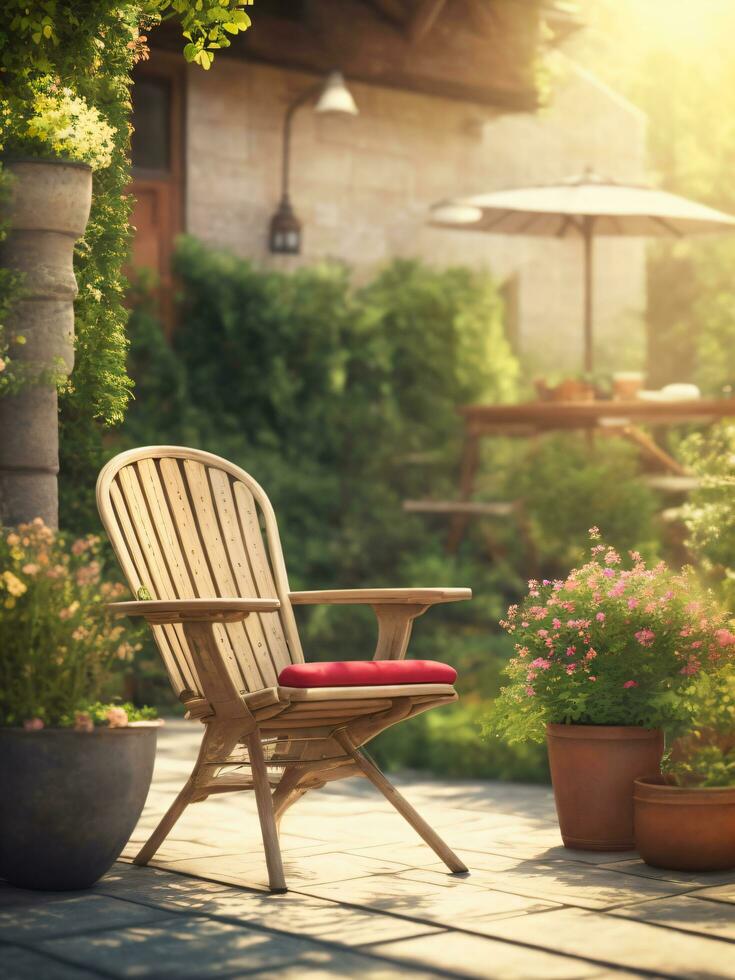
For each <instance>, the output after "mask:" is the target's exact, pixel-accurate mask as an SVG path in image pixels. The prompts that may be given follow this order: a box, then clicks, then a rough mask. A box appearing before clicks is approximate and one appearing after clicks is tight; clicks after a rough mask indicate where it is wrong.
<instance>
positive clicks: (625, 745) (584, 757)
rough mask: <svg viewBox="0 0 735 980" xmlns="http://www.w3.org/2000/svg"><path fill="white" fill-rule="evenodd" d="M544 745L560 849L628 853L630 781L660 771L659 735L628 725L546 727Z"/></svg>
mask: <svg viewBox="0 0 735 980" xmlns="http://www.w3.org/2000/svg"><path fill="white" fill-rule="evenodd" d="M546 744H547V746H548V750H549V766H550V768H551V782H552V784H553V786H554V799H555V800H556V812H557V816H558V817H559V826H560V828H561V836H562V840H563V841H564V845H565V846H566V847H573V848H575V849H577V850H582V851H630V850H632V849H633V847H634V835H633V781H634V780H635V779H637V778H638V777H639V776H648V775H651V774H652V773H657V772H659V771H660V767H661V756H662V755H663V751H664V737H663V733H662V732H660V731H658V730H654V729H649V728H636V727H634V726H632V725H631V726H630V727H629V726H613V725H547V726H546Z"/></svg>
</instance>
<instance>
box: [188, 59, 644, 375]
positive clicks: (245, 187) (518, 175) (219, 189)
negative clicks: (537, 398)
mask: <svg viewBox="0 0 735 980" xmlns="http://www.w3.org/2000/svg"><path fill="white" fill-rule="evenodd" d="M313 83H314V79H313V77H310V76H307V75H301V74H299V73H296V72H292V71H283V70H279V69H277V68H272V67H268V66H263V65H255V64H247V63H244V62H239V61H235V60H234V59H229V60H228V59H227V58H224V57H223V58H220V59H218V62H217V65H216V68H215V70H213V71H210V72H206V73H205V72H202V71H201V70H199V69H198V68H191V69H190V71H189V74H188V81H187V109H186V113H187V115H186V133H187V191H186V225H187V230H188V231H189V232H191V233H192V234H194V235H196V236H198V237H200V238H202V239H203V240H205V241H207V242H209V243H211V244H213V245H220V246H226V247H228V248H231V249H233V250H234V251H236V252H237V253H238V254H240V255H243V256H247V257H249V258H252V259H254V260H255V261H257V262H259V263H263V264H269V265H276V266H278V267H282V268H289V267H291V266H293V265H294V264H295V263H299V262H301V263H313V262H314V261H316V260H318V259H322V258H329V257H331V258H338V259H342V260H345V261H346V262H348V263H350V264H351V265H352V266H353V267H355V269H356V274H357V276H358V277H364V276H365V275H367V274H369V273H370V272H371V271H372V270H373V269H374V268H375V267H376V266H378V265H380V264H381V263H383V262H385V261H386V260H388V259H390V258H392V257H394V256H421V257H422V258H424V259H426V260H429V261H430V262H434V263H437V264H441V265H447V264H457V263H460V264H469V265H472V266H475V267H479V268H488V269H490V270H491V271H492V272H493V273H494V274H495V275H496V276H498V277H502V278H506V277H513V276H516V275H517V277H518V278H517V284H516V288H517V299H518V304H517V305H518V322H517V324H515V325H514V329H513V333H514V335H515V336H516V337H517V341H518V345H519V348H520V351H521V353H522V355H523V358H524V361H525V362H526V363H527V364H528V366H529V367H532V368H537V367H538V368H543V369H545V370H547V371H549V370H554V369H557V368H562V367H571V368H573V369H576V368H577V367H579V365H580V361H581V350H582V343H581V332H582V331H581V322H582V265H581V260H582V246H581V243H580V242H579V241H578V240H572V239H570V240H565V241H554V240H547V239H525V238H516V237H501V236H489V235H484V234H478V233H473V232H462V231H448V230H445V229H438V228H431V227H429V226H428V225H427V223H426V219H427V214H428V208H429V206H430V205H431V204H432V203H434V202H436V201H438V200H440V199H442V198H445V197H448V196H454V195H457V194H465V193H466V194H469V193H480V192H483V191H489V190H493V189H497V188H502V187H513V186H523V185H526V184H528V183H542V182H547V181H552V180H556V179H559V178H563V177H566V176H568V175H570V174H574V173H578V172H580V171H581V170H583V169H584V167H585V166H591V167H593V168H594V169H596V170H597V171H599V172H600V173H603V174H605V175H608V176H610V177H613V178H615V179H619V180H633V181H640V180H642V179H643V177H644V172H645V119H644V117H643V116H642V114H641V113H640V112H639V111H638V110H637V109H635V108H634V107H632V106H631V105H630V104H629V103H627V102H626V101H625V100H623V99H622V98H620V97H619V96H618V95H616V94H615V93H614V92H611V91H610V90H609V89H607V88H605V87H604V86H603V85H601V84H600V83H599V82H598V81H597V80H595V79H594V78H593V77H592V76H590V75H589V74H588V73H586V72H584V71H583V70H581V69H579V68H578V67H576V66H575V65H573V64H572V63H571V62H569V61H566V60H563V61H561V60H560V62H559V71H558V72H557V78H556V81H555V94H554V99H553V102H552V105H551V107H550V108H549V109H547V110H544V111H542V112H541V113H539V114H538V115H536V116H531V115H518V114H515V115H501V114H500V113H497V114H495V113H494V112H493V111H492V110H489V109H486V108H483V107H480V106H477V105H474V104H471V103H463V102H458V101H452V100H449V99H447V100H444V99H437V98H432V97H430V96H423V95H417V94H412V93H406V92H400V91H395V90H390V89H383V88H376V87H371V86H365V85H351V86H350V88H351V90H352V92H353V95H354V97H355V99H356V102H357V104H358V106H359V109H360V115H359V116H357V117H356V118H342V117H319V116H317V115H315V114H314V113H313V112H311V111H310V109H309V107H305V108H303V109H301V110H299V112H298V114H297V116H296V118H295V121H294V128H293V135H292V183H291V197H292V201H293V204H294V207H295V210H296V212H297V214H298V216H299V218H300V219H301V220H302V222H303V226H304V239H303V242H304V246H303V254H302V255H301V256H299V257H284V256H272V255H270V254H269V252H268V248H267V233H268V224H269V221H270V217H271V215H272V213H273V211H274V209H275V207H276V204H277V202H278V198H279V179H280V152H281V127H282V120H283V113H284V108H285V106H286V105H287V103H288V102H289V101H290V100H291V99H293V98H294V96H296V95H297V94H298V93H300V92H301V91H302V90H303V89H304V88H306V87H308V86H309V85H312V84H313ZM644 247H645V246H644V244H643V243H642V242H639V241H637V240H631V239H627V240H625V239H624V240H615V239H609V240H601V241H600V242H599V244H598V246H597V248H596V270H595V295H596V324H597V337H598V338H599V350H600V358H599V363H600V366H605V367H608V368H610V369H620V368H624V367H630V366H637V364H638V363H639V359H640V358H641V356H642V347H643V328H642V324H641V319H640V317H641V312H642V309H643V306H644V303H645V264H644Z"/></svg>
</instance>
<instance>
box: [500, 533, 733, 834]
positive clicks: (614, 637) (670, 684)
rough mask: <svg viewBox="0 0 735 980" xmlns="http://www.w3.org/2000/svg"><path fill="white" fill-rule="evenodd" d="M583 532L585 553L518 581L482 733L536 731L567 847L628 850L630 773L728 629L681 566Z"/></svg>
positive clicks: (677, 713)
mask: <svg viewBox="0 0 735 980" xmlns="http://www.w3.org/2000/svg"><path fill="white" fill-rule="evenodd" d="M590 533H591V535H592V537H593V539H594V543H593V547H592V554H591V559H590V561H589V562H588V563H587V564H585V565H584V566H582V567H581V568H578V569H574V570H573V571H572V572H570V573H569V575H568V576H567V578H566V580H564V581H561V580H560V581H555V582H549V581H544V582H541V583H538V582H534V581H532V582H530V583H529V594H528V596H527V597H526V598H525V599H524V600H523V602H522V603H521V604H520V605H519V606H512V607H511V608H510V610H509V612H508V618H507V620H505V621H504V622H503V623H502V625H503V626H504V628H505V629H506V630H507V631H508V633H510V634H511V635H512V636H513V638H514V640H515V647H516V656H515V657H514V658H513V659H512V660H511V661H510V663H509V665H508V668H507V673H508V675H509V677H510V682H511V683H510V685H509V686H507V687H505V688H504V689H503V690H502V691H501V693H500V696H499V698H498V700H497V701H496V703H495V708H494V712H493V715H492V716H491V718H490V720H489V723H488V726H487V730H488V731H490V732H491V733H493V734H495V735H497V736H500V737H503V738H505V739H506V740H507V741H508V742H518V741H523V740H534V741H542V740H543V739H544V737H545V738H546V741H547V745H548V751H549V763H550V767H551V777H552V783H553V786H554V796H555V800H556V806H557V813H558V816H559V823H560V826H561V833H562V839H563V841H564V844H565V845H566V846H567V847H574V848H579V849H583V850H605V851H607V850H629V849H631V848H633V846H634V835H633V782H634V780H635V779H636V778H638V777H641V776H652V775H655V774H656V773H658V772H659V771H660V762H661V757H662V755H663V749H664V736H663V729H665V728H669V727H672V726H675V725H677V724H678V725H681V723H682V721H684V720H686V718H687V717H688V715H687V710H688V709H687V701H686V696H685V695H686V690H687V688H688V686H690V684H691V677H692V675H693V674H695V673H697V672H699V671H706V670H709V669H715V668H716V667H719V666H720V665H721V664H722V663H724V662H728V661H729V660H730V659H731V656H732V650H733V646H732V644H733V642H735V636H733V634H731V633H730V631H729V630H728V629H727V628H726V621H725V617H724V614H723V613H722V612H721V610H720V609H719V607H718V606H717V605H716V603H715V601H714V599H713V597H712V596H711V595H710V594H709V593H707V592H703V591H702V589H701V588H700V586H699V584H698V583H697V581H696V579H695V577H694V574H693V572H692V570H691V569H685V570H684V571H683V572H679V573H675V572H673V571H671V570H670V569H668V568H667V567H666V566H665V565H664V564H663V562H660V563H658V564H657V565H654V566H653V567H649V566H648V565H647V564H646V562H645V561H644V560H643V559H642V558H641V556H640V555H639V554H637V553H636V552H631V560H630V563H629V567H627V568H626V567H624V565H623V562H622V560H621V557H620V555H619V554H618V553H617V551H615V549H613V548H609V547H606V546H605V545H604V544H602V543H601V542H600V541H599V532H598V531H597V529H596V528H593V529H592V531H591V532H590Z"/></svg>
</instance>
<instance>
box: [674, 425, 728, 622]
mask: <svg viewBox="0 0 735 980" xmlns="http://www.w3.org/2000/svg"><path fill="white" fill-rule="evenodd" d="M682 451H683V454H684V458H685V460H686V462H687V464H688V465H689V466H690V468H691V469H692V471H693V472H694V473H695V474H696V475H697V476H698V477H699V480H700V484H699V486H698V487H697V489H695V490H693V491H692V493H691V494H690V497H689V500H688V502H687V504H686V506H685V508H684V520H685V523H686V526H687V530H688V532H689V538H688V540H687V545H688V546H689V548H690V549H691V551H692V553H693V554H694V555H695V556H696V558H697V560H698V562H699V564H700V566H701V568H702V569H703V570H704V572H705V573H706V574H707V575H708V576H709V578H710V580H711V581H712V583H713V584H714V585H715V586H716V587H718V588H719V589H720V590H721V591H722V594H723V598H724V599H725V601H726V602H727V603H728V605H729V606H730V608H733V603H735V426H734V425H731V424H726V423H723V424H721V425H718V426H714V427H713V428H711V429H710V430H708V432H707V433H694V434H693V435H691V436H690V437H689V438H688V439H687V440H686V442H685V443H684V444H683V446H682Z"/></svg>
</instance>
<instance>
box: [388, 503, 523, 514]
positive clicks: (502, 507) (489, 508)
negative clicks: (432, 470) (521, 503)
mask: <svg viewBox="0 0 735 980" xmlns="http://www.w3.org/2000/svg"><path fill="white" fill-rule="evenodd" d="M403 509H404V510H405V511H406V513H408V514H479V515H490V516H492V517H509V516H510V515H511V514H512V513H514V511H515V509H516V505H515V504H514V503H512V502H511V501H508V500H498V501H487V502H485V501H479V500H477V501H475V500H404V501H403Z"/></svg>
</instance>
